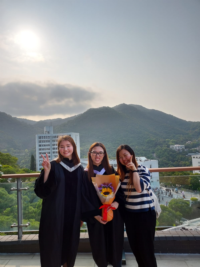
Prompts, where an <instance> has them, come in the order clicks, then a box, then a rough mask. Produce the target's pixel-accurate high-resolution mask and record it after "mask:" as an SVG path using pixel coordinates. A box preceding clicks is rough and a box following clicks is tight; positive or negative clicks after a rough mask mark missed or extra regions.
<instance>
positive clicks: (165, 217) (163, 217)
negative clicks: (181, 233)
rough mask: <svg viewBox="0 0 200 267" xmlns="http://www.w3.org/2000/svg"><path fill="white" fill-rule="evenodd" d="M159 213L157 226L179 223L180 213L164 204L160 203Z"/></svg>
mask: <svg viewBox="0 0 200 267" xmlns="http://www.w3.org/2000/svg"><path fill="white" fill-rule="evenodd" d="M160 207H161V210H162V212H161V214H160V217H159V218H158V223H159V226H174V225H177V224H179V222H180V219H181V217H182V214H181V213H180V212H175V211H174V210H172V209H170V208H169V207H166V206H164V205H160Z"/></svg>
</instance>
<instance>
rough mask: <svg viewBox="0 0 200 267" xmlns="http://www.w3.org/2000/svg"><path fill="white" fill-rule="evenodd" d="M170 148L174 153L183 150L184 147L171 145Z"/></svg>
mask: <svg viewBox="0 0 200 267" xmlns="http://www.w3.org/2000/svg"><path fill="white" fill-rule="evenodd" d="M170 148H171V149H173V150H175V151H182V150H185V146H184V145H171V146H170Z"/></svg>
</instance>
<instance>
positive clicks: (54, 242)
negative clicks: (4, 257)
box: [35, 159, 84, 267]
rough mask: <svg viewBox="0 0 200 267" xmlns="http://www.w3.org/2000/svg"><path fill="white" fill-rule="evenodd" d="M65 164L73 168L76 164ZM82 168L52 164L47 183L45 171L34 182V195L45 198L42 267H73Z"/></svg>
mask: <svg viewBox="0 0 200 267" xmlns="http://www.w3.org/2000/svg"><path fill="white" fill-rule="evenodd" d="M63 162H64V163H65V164H66V165H67V166H69V167H70V168H71V167H73V162H72V161H70V160H68V159H64V160H63ZM83 174H84V172H83V167H82V166H79V167H78V168H76V169H75V170H74V171H72V172H70V171H68V170H66V169H65V168H64V167H63V166H61V164H60V163H57V162H55V161H52V162H51V171H50V174H49V177H48V180H47V181H46V182H45V183H44V171H42V172H41V174H40V176H39V178H38V179H37V180H36V182H35V193H36V195H37V196H39V197H40V198H42V199H43V203H42V211H41V219H40V228H39V245H40V259H41V266H42V267H60V266H61V265H63V264H64V263H65V262H66V263H67V266H68V267H73V266H74V263H75V258H76V254H77V250H78V244H79V236H80V216H81V190H82V181H83Z"/></svg>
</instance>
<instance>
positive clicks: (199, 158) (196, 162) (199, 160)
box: [192, 154, 200, 173]
mask: <svg viewBox="0 0 200 267" xmlns="http://www.w3.org/2000/svg"><path fill="white" fill-rule="evenodd" d="M192 166H193V167H200V154H196V155H192ZM193 173H200V171H193Z"/></svg>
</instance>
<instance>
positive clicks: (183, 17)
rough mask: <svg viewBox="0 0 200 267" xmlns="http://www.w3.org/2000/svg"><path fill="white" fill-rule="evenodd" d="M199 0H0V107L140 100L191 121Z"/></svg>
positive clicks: (49, 110)
mask: <svg viewBox="0 0 200 267" xmlns="http://www.w3.org/2000/svg"><path fill="white" fill-rule="evenodd" d="M199 29H200V1H199V0H190V1H189V0H167V1H166V0H151V1H150V0H57V1H55V0H46V1H45V0H34V1H33V0H17V1H13V0H0V111H1V112H6V113H7V114H10V115H12V116H15V117H21V118H27V119H32V120H43V119H50V118H66V117H69V116H72V115H75V114H79V113H82V112H84V111H86V110H87V109H89V108H98V107H102V106H109V107H113V106H116V105H119V104H121V103H126V104H137V105H142V106H144V107H146V108H149V109H156V110H160V111H163V112H165V113H168V114H171V115H174V116H176V117H178V118H181V119H184V120H190V121H200V86H199V85H200V30H199Z"/></svg>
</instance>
